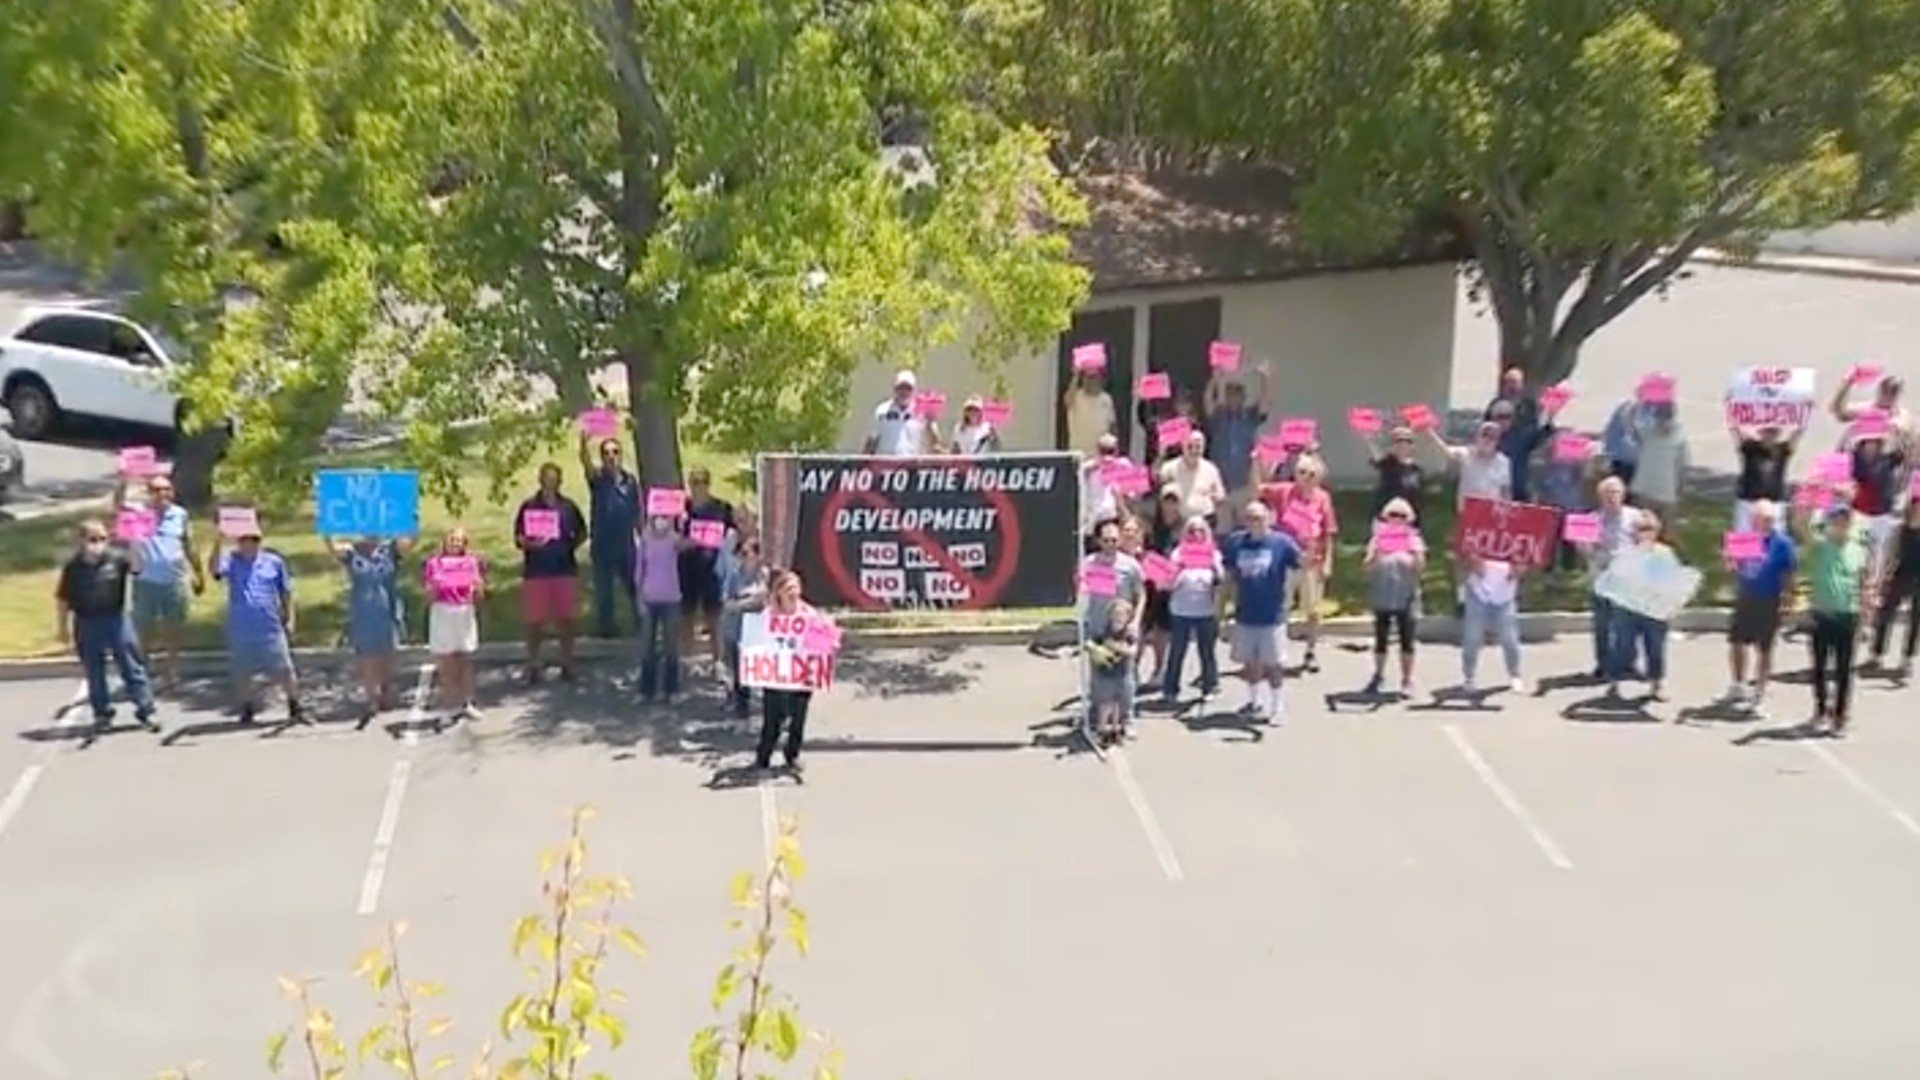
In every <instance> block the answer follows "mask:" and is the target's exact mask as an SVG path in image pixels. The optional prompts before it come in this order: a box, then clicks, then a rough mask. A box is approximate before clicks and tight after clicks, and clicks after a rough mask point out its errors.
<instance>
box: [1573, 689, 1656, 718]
mask: <svg viewBox="0 0 1920 1080" xmlns="http://www.w3.org/2000/svg"><path fill="white" fill-rule="evenodd" d="M1651 703H1652V698H1651V697H1644V696H1643V697H1626V696H1624V695H1621V694H1599V695H1597V696H1594V697H1590V698H1587V699H1585V700H1582V701H1576V702H1574V703H1573V704H1571V705H1568V706H1567V707H1565V708H1563V709H1561V710H1560V719H1562V720H1571V721H1573V722H1574V723H1577V724H1658V723H1660V718H1659V717H1657V716H1655V715H1653V714H1652V713H1650V712H1648V711H1647V706H1648V705H1649V704H1651Z"/></svg>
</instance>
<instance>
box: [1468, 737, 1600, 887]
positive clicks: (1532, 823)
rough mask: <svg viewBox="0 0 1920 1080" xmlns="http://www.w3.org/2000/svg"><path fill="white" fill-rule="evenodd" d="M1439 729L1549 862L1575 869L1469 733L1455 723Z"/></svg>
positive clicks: (1562, 867) (1558, 866) (1570, 860)
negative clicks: (1474, 742)
mask: <svg viewBox="0 0 1920 1080" xmlns="http://www.w3.org/2000/svg"><path fill="white" fill-rule="evenodd" d="M1440 730H1441V731H1444V732H1446V734H1447V740H1448V741H1449V742H1451V743H1453V748H1454V749H1455V750H1457V751H1459V753H1460V760H1462V761H1464V762H1466V763H1467V768H1469V769H1471V770H1473V775H1475V776H1477V777H1479V778H1480V783H1481V784H1482V785H1484V786H1485V787H1486V789H1487V791H1489V792H1490V793H1492V795H1493V798H1494V801H1496V802H1498V803H1499V804H1500V805H1501V806H1502V807H1504V808H1505V809H1506V811H1507V813H1508V814H1511V815H1512V816H1513V819H1514V820H1515V821H1517V822H1519V823H1520V828H1521V829H1523V830H1525V831H1526V834H1527V835H1528V836H1529V837H1531V838H1532V840H1533V843H1534V846H1536V847H1538V848H1539V849H1540V853H1541V854H1542V855H1545V856H1546V857H1547V862H1548V863H1550V864H1552V865H1553V866H1554V867H1556V868H1558V869H1561V870H1571V869H1573V860H1572V859H1569V858H1567V853H1566V852H1565V851H1562V850H1561V849H1560V845H1559V844H1557V843H1555V842H1554V839H1553V837H1552V836H1551V835H1549V834H1548V833H1547V830H1546V828H1545V827H1544V826H1542V825H1541V824H1540V821H1539V819H1538V818H1536V817H1534V816H1533V811H1531V810H1529V809H1527V804H1526V803H1523V802H1521V801H1520V797H1519V796H1518V795H1515V794H1514V793H1513V789H1512V788H1510V787H1508V786H1507V783H1506V781H1504V780H1502V779H1500V774H1499V773H1497V772H1495V771H1494V769H1493V766H1492V765H1491V764H1489V763H1488V761H1487V759H1486V757H1485V756H1483V755H1482V754H1481V753H1480V751H1479V749H1478V748H1476V747H1475V746H1474V745H1473V743H1472V742H1471V741H1470V740H1469V739H1468V738H1467V733H1466V732H1464V731H1461V730H1460V729H1459V728H1458V727H1455V726H1454V725H1452V724H1442V725H1440Z"/></svg>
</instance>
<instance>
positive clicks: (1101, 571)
mask: <svg viewBox="0 0 1920 1080" xmlns="http://www.w3.org/2000/svg"><path fill="white" fill-rule="evenodd" d="M1119 588H1120V578H1119V576H1118V575H1116V574H1115V573H1114V572H1113V567H1111V566H1102V565H1100V564H1099V563H1087V564H1086V565H1085V566H1082V567H1081V568H1080V591H1081V592H1084V593H1086V594H1087V595H1088V596H1112V595H1113V594H1114V593H1115V592H1117V591H1118V590H1119Z"/></svg>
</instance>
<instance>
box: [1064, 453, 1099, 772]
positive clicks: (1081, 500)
mask: <svg viewBox="0 0 1920 1080" xmlns="http://www.w3.org/2000/svg"><path fill="white" fill-rule="evenodd" d="M1072 463H1073V464H1072V468H1073V518H1072V525H1071V529H1072V531H1073V548H1072V550H1073V552H1074V559H1073V568H1074V569H1073V597H1074V602H1073V635H1074V645H1075V648H1074V651H1073V662H1074V664H1076V665H1077V666H1078V675H1079V677H1078V678H1077V679H1076V680H1075V681H1076V682H1077V683H1078V684H1079V687H1080V700H1079V701H1078V702H1077V703H1076V704H1075V706H1074V708H1075V710H1076V711H1077V713H1078V720H1077V722H1076V723H1075V729H1076V730H1077V731H1078V732H1079V734H1080V738H1081V739H1082V740H1084V741H1085V742H1086V744H1087V749H1089V750H1092V751H1093V752H1094V754H1095V755H1096V756H1097V757H1099V758H1100V759H1101V760H1103V761H1104V760H1105V759H1106V751H1105V749H1104V748H1102V747H1101V745H1100V739H1099V738H1098V736H1096V735H1095V734H1094V730H1093V662H1092V661H1091V660H1090V659H1088V657H1087V612H1088V610H1089V609H1090V607H1091V604H1090V602H1089V598H1088V596H1087V590H1086V587H1085V585H1084V584H1083V583H1082V582H1081V580H1080V570H1081V568H1082V567H1083V566H1085V565H1086V563H1087V554H1086V552H1085V550H1084V549H1083V548H1082V547H1081V534H1080V526H1081V522H1082V521H1083V520H1084V518H1083V514H1084V513H1085V510H1086V497H1087V493H1086V491H1085V488H1084V486H1083V485H1082V483H1081V477H1082V475H1083V473H1082V469H1083V468H1084V466H1085V464H1086V462H1085V461H1084V460H1082V457H1081V455H1080V453H1079V452H1078V451H1075V452H1074V454H1073V457H1072Z"/></svg>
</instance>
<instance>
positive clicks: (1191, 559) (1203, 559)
mask: <svg viewBox="0 0 1920 1080" xmlns="http://www.w3.org/2000/svg"><path fill="white" fill-rule="evenodd" d="M1216 554H1217V552H1216V551H1215V549H1214V546H1213V544H1212V543H1211V542H1209V541H1205V540H1202V541H1200V542H1198V543H1195V542H1193V541H1191V540H1189V541H1185V542H1183V543H1182V544H1181V545H1180V546H1179V547H1177V548H1175V549H1174V551H1173V557H1174V559H1175V561H1177V562H1178V563H1179V564H1180V568H1181V569H1183V570H1205V569H1208V568H1209V567H1211V566H1212V565H1213V560H1214V557H1215V555H1216Z"/></svg>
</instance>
